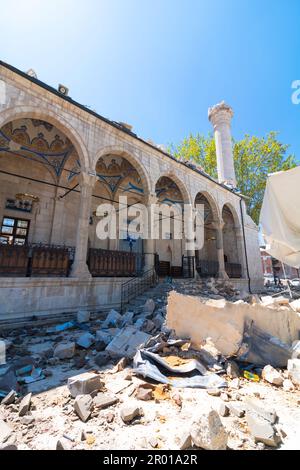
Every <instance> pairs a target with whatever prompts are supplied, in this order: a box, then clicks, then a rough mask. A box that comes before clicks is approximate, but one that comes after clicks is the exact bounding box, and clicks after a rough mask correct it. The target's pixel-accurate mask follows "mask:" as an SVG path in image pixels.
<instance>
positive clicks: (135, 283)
mask: <svg viewBox="0 0 300 470" xmlns="http://www.w3.org/2000/svg"><path fill="white" fill-rule="evenodd" d="M157 283H158V276H157V274H156V271H155V269H154V268H151V269H148V271H145V272H144V273H143V276H142V277H135V278H133V279H129V280H128V281H125V282H123V284H122V286H121V313H122V312H123V310H124V306H125V304H126V303H128V302H129V301H130V300H131V299H134V298H135V297H137V296H138V295H139V294H142V293H143V292H145V290H146V289H147V288H149V287H151V286H154V285H156V284H157Z"/></svg>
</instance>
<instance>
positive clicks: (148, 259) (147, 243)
mask: <svg viewBox="0 0 300 470" xmlns="http://www.w3.org/2000/svg"><path fill="white" fill-rule="evenodd" d="M154 204H155V205H156V204H157V197H156V194H154V193H150V194H148V196H146V198H145V205H146V207H147V211H148V234H147V235H148V238H145V239H144V255H145V271H147V270H148V269H151V268H153V267H154V255H155V239H154V238H153V236H154V233H155V231H154V222H155V210H154V207H153V205H154Z"/></svg>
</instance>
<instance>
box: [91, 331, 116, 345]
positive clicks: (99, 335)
mask: <svg viewBox="0 0 300 470" xmlns="http://www.w3.org/2000/svg"><path fill="white" fill-rule="evenodd" d="M119 331H120V329H119V328H113V329H112V328H111V329H109V330H98V331H96V342H97V341H103V343H105V346H107V345H108V343H110V342H111V340H112V339H113V337H114V336H115V335H116V334H118V333H119Z"/></svg>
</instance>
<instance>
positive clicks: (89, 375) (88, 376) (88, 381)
mask: <svg viewBox="0 0 300 470" xmlns="http://www.w3.org/2000/svg"><path fill="white" fill-rule="evenodd" d="M67 385H68V389H69V391H70V394H71V396H72V397H73V398H75V397H76V396H77V395H84V394H89V393H92V392H94V391H95V390H101V388H103V385H104V384H103V382H102V381H101V377H100V375H98V374H95V373H94V372H84V373H83V374H79V375H75V376H73V377H70V378H68V384H67Z"/></svg>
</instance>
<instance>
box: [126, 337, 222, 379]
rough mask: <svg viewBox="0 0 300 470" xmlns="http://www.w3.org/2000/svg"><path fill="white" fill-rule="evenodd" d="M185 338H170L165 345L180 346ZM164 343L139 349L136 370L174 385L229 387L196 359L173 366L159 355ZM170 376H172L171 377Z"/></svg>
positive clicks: (140, 373) (135, 361)
mask: <svg viewBox="0 0 300 470" xmlns="http://www.w3.org/2000/svg"><path fill="white" fill-rule="evenodd" d="M185 343H186V341H185V340H169V341H168V342H165V343H163V346H166V345H167V346H180V345H182V344H185ZM161 347H162V343H161V342H157V343H156V344H154V345H153V346H150V347H146V348H144V349H140V350H138V351H137V353H136V355H135V357H134V359H133V367H134V372H135V373H137V374H139V375H142V376H143V377H145V378H146V377H147V378H150V379H153V380H156V381H157V382H159V383H163V384H169V385H172V386H173V387H182V388H184V387H192V388H221V387H227V383H226V381H225V380H224V379H222V377H220V376H218V375H217V374H214V373H211V372H208V371H207V370H206V368H205V367H204V366H203V365H202V364H200V362H198V361H196V360H195V359H191V360H189V362H187V363H186V364H183V365H182V366H176V367H172V366H170V364H168V363H167V361H166V360H164V358H163V357H161V356H159V354H157V352H158V351H159V350H161ZM169 376H172V378H170V377H169Z"/></svg>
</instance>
